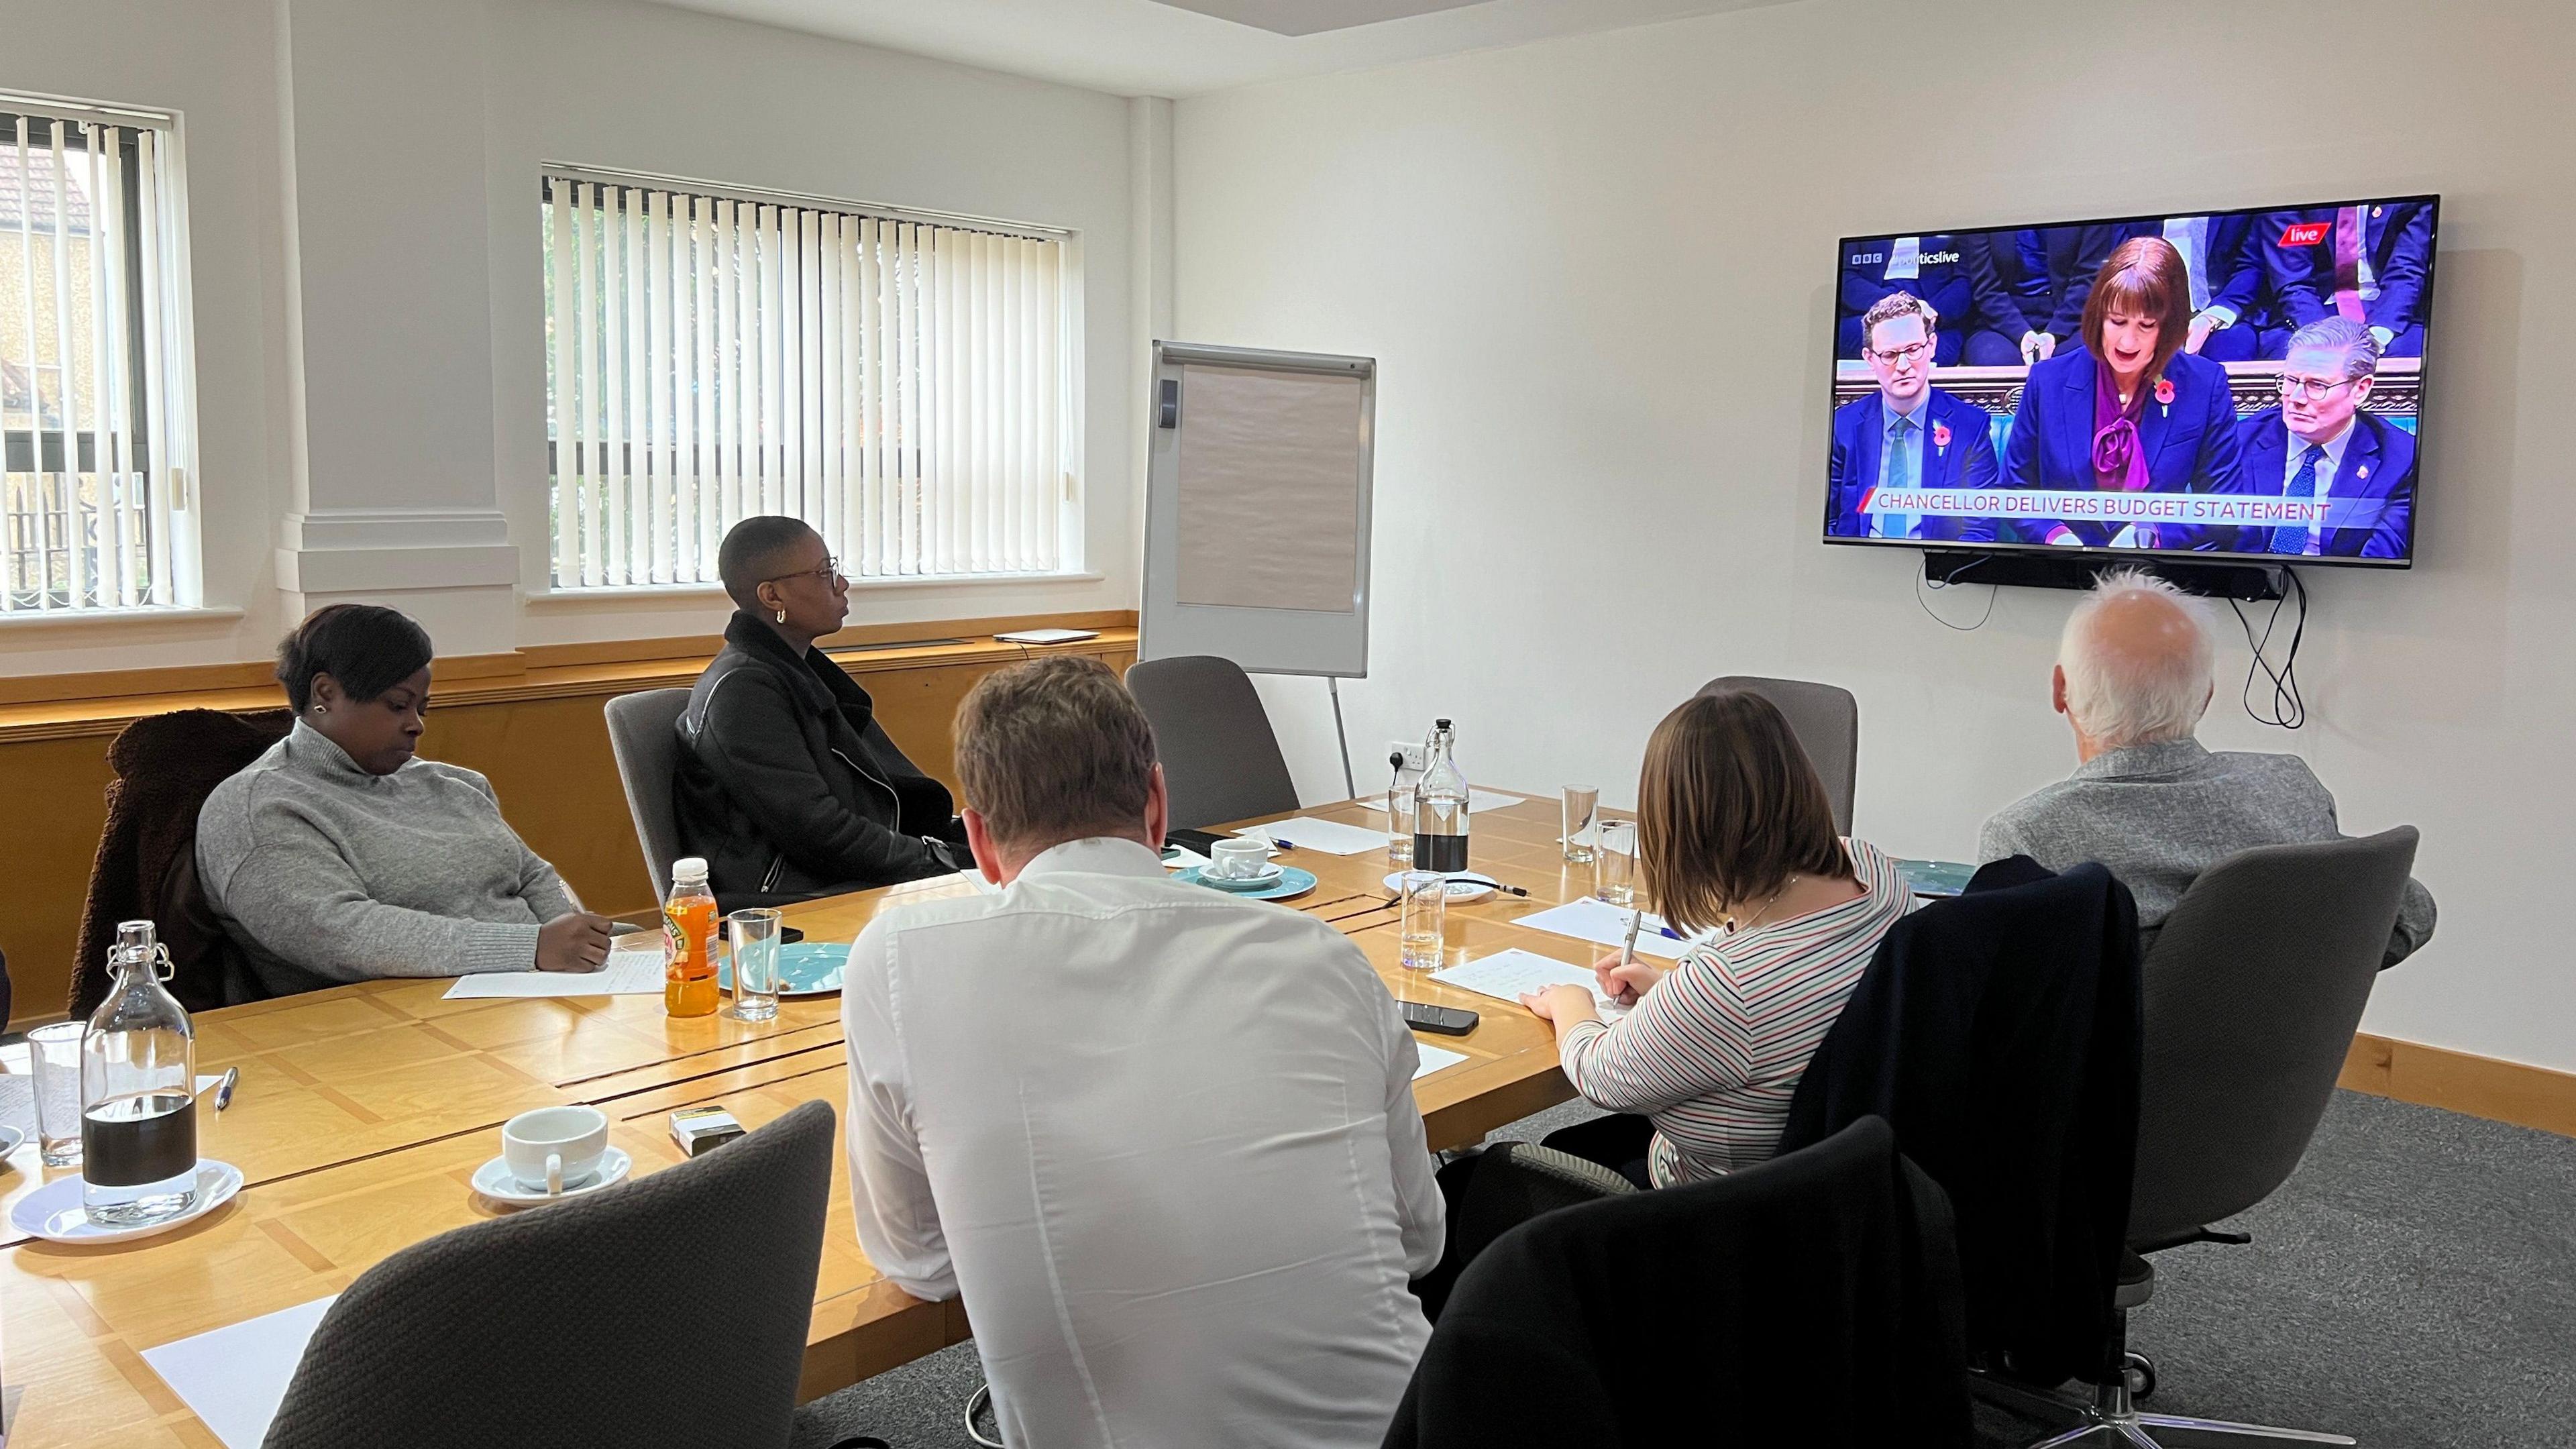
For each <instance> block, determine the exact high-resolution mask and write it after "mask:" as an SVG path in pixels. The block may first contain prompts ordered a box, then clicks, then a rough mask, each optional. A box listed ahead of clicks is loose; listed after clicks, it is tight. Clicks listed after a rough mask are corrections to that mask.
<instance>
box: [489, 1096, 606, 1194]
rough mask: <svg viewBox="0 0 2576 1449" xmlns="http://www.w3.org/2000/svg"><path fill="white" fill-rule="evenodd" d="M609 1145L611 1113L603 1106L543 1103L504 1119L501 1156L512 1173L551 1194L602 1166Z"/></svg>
mask: <svg viewBox="0 0 2576 1449" xmlns="http://www.w3.org/2000/svg"><path fill="white" fill-rule="evenodd" d="M607 1151H608V1114H607V1113H605V1112H602V1111H600V1110H599V1109H598V1108H597V1107H539V1108H538V1109H536V1110H535V1111H533V1112H522V1113H520V1114H519V1115H518V1116H516V1117H513V1118H511V1119H510V1120H509V1121H507V1122H504V1123H502V1124H501V1156H502V1159H503V1160H504V1161H506V1162H508V1163H509V1164H510V1175H511V1176H512V1177H515V1178H517V1179H518V1180H519V1185H520V1186H521V1187H524V1188H527V1189H528V1190H529V1191H531V1192H533V1191H535V1190H536V1189H538V1188H544V1189H545V1190H546V1193H547V1195H548V1196H552V1195H554V1194H556V1193H559V1192H562V1191H563V1190H564V1184H565V1183H567V1182H571V1183H578V1182H580V1181H581V1180H582V1179H584V1178H586V1177H588V1176H590V1175H591V1174H592V1173H593V1172H595V1171H597V1170H598V1168H599V1159H600V1157H601V1156H602V1155H604V1154H605V1153H606V1152H607Z"/></svg>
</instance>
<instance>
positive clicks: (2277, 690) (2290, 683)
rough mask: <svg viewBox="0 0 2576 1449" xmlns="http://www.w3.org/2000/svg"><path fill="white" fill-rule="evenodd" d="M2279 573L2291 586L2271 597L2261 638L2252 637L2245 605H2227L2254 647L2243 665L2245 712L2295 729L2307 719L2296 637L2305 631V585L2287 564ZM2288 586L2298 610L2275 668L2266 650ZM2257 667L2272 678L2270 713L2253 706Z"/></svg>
mask: <svg viewBox="0 0 2576 1449" xmlns="http://www.w3.org/2000/svg"><path fill="white" fill-rule="evenodd" d="M2281 574H2282V576H2283V577H2285V578H2287V579H2288V580H2289V581H2290V589H2288V590H2283V591H2282V594H2281V596H2280V597H2279V598H2277V599H2274V600H2273V601H2272V615H2271V617H2270V618H2268V619H2265V620H2264V621H2263V637H2262V638H2260V639H2257V638H2255V637H2254V621H2253V620H2251V619H2248V618H2247V617H2245V606H2244V605H2242V604H2240V603H2238V602H2237V601H2235V600H2234V599H2230V600H2228V601H2227V607H2229V608H2230V609H2233V610H2235V611H2236V622H2237V623H2238V624H2240V625H2242V626H2243V627H2244V629H2245V642H2246V644H2247V645H2248V646H2249V647H2251V648H2252V649H2253V651H2254V662H2253V663H2251V664H2248V665H2247V666H2245V693H2244V704H2245V713H2246V716H2247V717H2248V718H2250V719H2252V720H2253V721H2254V722H2255V723H2256V724H2267V725H2271V726H2273V727H2275V728H2278V729H2285V730H2294V729H2297V728H2299V727H2300V726H2301V725H2304V724H2306V723H2307V722H2308V702H2307V701H2306V700H2305V699H2302V698H2300V696H2299V641H2300V640H2301V639H2302V638H2304V637H2306V635H2307V632H2308V586H2307V585H2306V584H2305V583H2303V582H2301V581H2300V579H2299V575H2298V571H2297V570H2295V569H2293V568H2291V567H2290V566H2289V565H2287V564H2284V565H2282V566H2281ZM2291 590H2296V591H2297V593H2298V596H2299V614H2298V618H2297V619H2296V620H2295V621H2293V622H2292V624H2291V625H2290V652H2289V655H2288V656H2287V657H2286V658H2284V659H2283V660H2282V661H2281V667H2280V668H2278V669H2274V668H2273V667H2272V661H2271V658H2270V657H2269V654H2268V651H2269V650H2270V649H2271V647H2272V630H2273V628H2274V627H2275V626H2277V625H2278V624H2279V623H2280V622H2281V606H2282V605H2284V604H2286V603H2288V602H2289V601H2290V591H2291ZM2257 670H2260V671H2262V673H2263V674H2264V675H2265V677H2267V678H2269V679H2270V680H2271V681H2272V712H2271V713H2270V714H2269V715H2265V714H2263V713H2261V712H2259V711H2257V710H2256V709H2255V707H2254V674H2255V671H2257Z"/></svg>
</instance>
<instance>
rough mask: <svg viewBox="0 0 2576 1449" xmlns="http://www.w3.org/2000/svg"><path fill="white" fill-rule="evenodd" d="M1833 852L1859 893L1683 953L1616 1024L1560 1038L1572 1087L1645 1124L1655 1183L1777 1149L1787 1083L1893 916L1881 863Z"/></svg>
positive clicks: (1747, 1161)
mask: <svg viewBox="0 0 2576 1449" xmlns="http://www.w3.org/2000/svg"><path fill="white" fill-rule="evenodd" d="M1845 844H1846V845H1847V846H1848V847H1849V848H1850V851H1851V859H1852V873H1853V875H1854V876H1855V877H1856V878H1857V879H1858V880H1859V882H1860V884H1861V886H1862V888H1863V889H1862V893H1861V894H1860V895H1858V896H1855V897H1853V898H1852V899H1850V900H1848V901H1844V902H1843V903H1842V904H1840V905H1836V906H1829V907H1827V908H1826V909H1824V910H1821V911H1816V912H1812V913H1810V914H1808V915H1804V916H1798V917H1794V918H1792V919H1790V920H1785V921H1777V922H1773V923H1771V924H1769V925H1763V926H1756V927H1754V928H1753V929H1751V930H1748V931H1739V932H1737V933H1735V934H1734V935H1731V936H1720V937H1717V938H1715V939H1712V940H1708V941H1704V942H1700V943H1698V944H1695V945H1693V946H1692V947H1691V949H1690V950H1689V952H1687V953H1686V954H1685V955H1684V956H1683V957H1682V959H1681V962H1680V964H1679V965H1677V966H1676V967H1674V969H1673V970H1672V972H1671V973H1670V974H1669V975H1667V976H1665V977H1664V979H1663V980H1661V981H1659V982H1657V983H1656V984H1655V985H1654V986H1653V988H1651V989H1650V990H1648V991H1647V992H1646V994H1645V995H1644V996H1642V997H1640V998H1639V999H1638V1001H1637V1005H1636V1007H1635V1008H1634V1009H1633V1010H1631V1011H1630V1012H1629V1013H1628V1014H1627V1016H1626V1017H1625V1018H1623V1019H1622V1020H1620V1021H1619V1022H1618V1023H1617V1024H1615V1025H1604V1024H1603V1023H1600V1022H1597V1021H1587V1022H1581V1023H1578V1024H1577V1025H1575V1026H1574V1027H1573V1028H1572V1029H1570V1030H1568V1031H1567V1032H1566V1034H1565V1040H1564V1042H1563V1044H1562V1046H1561V1047H1560V1049H1559V1054H1560V1057H1561V1059H1562V1061H1563V1063H1564V1066H1565V1078H1566V1080H1567V1081H1569V1082H1571V1083H1573V1084H1574V1089H1575V1090H1576V1091H1578V1092H1581V1093H1582V1094H1583V1095H1584V1097H1585V1098H1587V1099H1589V1100H1590V1101H1591V1102H1592V1103H1593V1104H1594V1105H1596V1106H1600V1107H1605V1108H1608V1109H1609V1110H1611V1111H1613V1112H1642V1113H1644V1114H1645V1115H1646V1116H1648V1117H1650V1118H1652V1119H1653V1120H1654V1124H1655V1141H1654V1146H1653V1148H1652V1149H1651V1150H1650V1151H1649V1152H1648V1153H1647V1157H1646V1161H1647V1170H1648V1171H1649V1172H1650V1173H1652V1174H1653V1177H1654V1181H1655V1184H1656V1185H1657V1186H1659V1187H1661V1186H1667V1185H1670V1184H1672V1183H1676V1182H1691V1181H1695V1180H1697V1179H1699V1178H1704V1177H1715V1176H1717V1175H1719V1174H1720V1173H1725V1172H1731V1171H1733V1170H1735V1169H1736V1168H1739V1167H1746V1166H1750V1165H1751V1164H1753V1163H1756V1162H1760V1161H1763V1160H1764V1159H1766V1158H1768V1157H1770V1156H1771V1154H1772V1152H1773V1151H1774V1150H1775V1149H1776V1148H1777V1147H1778V1146H1779V1145H1780V1132H1781V1129H1782V1128H1783V1127H1785V1126H1786V1125H1787V1124H1788V1120H1789V1098H1790V1096H1791V1095H1792V1094H1793V1093H1795V1092H1796V1091H1797V1089H1798V1078H1799V1077H1801V1076H1803V1075H1805V1073H1806V1070H1807V1063H1808V1062H1809V1061H1810V1060H1811V1059H1812V1058H1814V1056H1815V1054H1816V1047H1817V1046H1818V1045H1819V1044H1820V1043H1822V1042H1823V1041H1824V1039H1825V1033H1826V1032H1827V1031H1829V1030H1831V1029H1832V1027H1833V1024H1834V1019H1835V1018H1836V1017H1838V1016H1840V1015H1842V1010H1843V1003H1844V1002H1845V1001H1847V1000H1849V999H1850V997H1851V993H1852V988H1853V987H1854V986H1856V985H1858V984H1859V983H1860V976H1861V972H1863V971H1864V970H1866V969H1868V967H1869V961H1870V957H1871V956H1872V955H1873V954H1874V953H1875V952H1876V951H1877V950H1878V943H1879V938H1881V937H1883V936H1885V935H1886V934H1887V932H1888V928H1889V927H1891V926H1894V925H1895V924H1896V922H1897V921H1898V919H1900V918H1901V917H1903V916H1904V914H1905V910H1906V905H1907V900H1908V890H1907V887H1906V883H1905V876H1904V873H1903V872H1902V871H1900V870H1898V869H1897V865H1896V861H1895V859H1894V858H1893V857H1890V856H1888V855H1886V854H1884V853H1882V852H1881V851H1880V850H1879V849H1878V848H1877V847H1876V846H1873V845H1871V844H1869V843H1868V842H1867V841H1863V840H1851V841H1846V842H1845Z"/></svg>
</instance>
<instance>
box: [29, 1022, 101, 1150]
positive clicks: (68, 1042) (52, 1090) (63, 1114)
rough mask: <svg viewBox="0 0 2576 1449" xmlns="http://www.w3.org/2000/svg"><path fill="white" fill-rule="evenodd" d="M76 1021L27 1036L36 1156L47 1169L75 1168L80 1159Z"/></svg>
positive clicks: (78, 1024)
mask: <svg viewBox="0 0 2576 1449" xmlns="http://www.w3.org/2000/svg"><path fill="white" fill-rule="evenodd" d="M87 1029H88V1028H87V1027H86V1025H85V1024H84V1023H81V1022H77V1021H58V1022H55V1023H54V1024H53V1025H51V1026H40V1027H37V1028H36V1029H35V1030H34V1031H31V1032H29V1033H27V1055H28V1057H29V1058H30V1059H31V1061H32V1063H33V1065H34V1067H35V1069H36V1080H35V1088H36V1138H37V1144H36V1156H37V1160H38V1161H41V1162H43V1163H44V1164H45V1165H46V1166H47V1167H77V1166H79V1165H80V1160H81V1083H80V1058H81V1033H82V1032H83V1031H85V1030H87Z"/></svg>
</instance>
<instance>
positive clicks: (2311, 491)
mask: <svg viewBox="0 0 2576 1449" xmlns="http://www.w3.org/2000/svg"><path fill="white" fill-rule="evenodd" d="M2325 455H2326V450H2325V447H2324V445H2323V444H2319V443H2310V444H2308V450H2307V451H2306V452H2304V453H2301V454H2300V455H2299V471H2298V472H2296V473H2293V474H2291V475H2290V486H2289V488H2288V490H2287V491H2285V492H2283V493H2282V495H2281V496H2282V497H2284V498H2288V499H2293V500H2297V501H2300V502H2305V501H2306V500H2308V499H2311V498H2314V497H2316V496H2317V462H2318V460H2320V459H2322V458H2324V457H2325ZM2307 551H2308V526H2307V525H2306V524H2304V523H2299V524H2283V525H2281V526H2280V527H2278V528H2275V529H2273V530H2272V546H2271V548H2269V549H2267V550H2266V552H2269V553H2306V552H2307Z"/></svg>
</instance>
